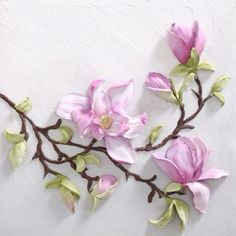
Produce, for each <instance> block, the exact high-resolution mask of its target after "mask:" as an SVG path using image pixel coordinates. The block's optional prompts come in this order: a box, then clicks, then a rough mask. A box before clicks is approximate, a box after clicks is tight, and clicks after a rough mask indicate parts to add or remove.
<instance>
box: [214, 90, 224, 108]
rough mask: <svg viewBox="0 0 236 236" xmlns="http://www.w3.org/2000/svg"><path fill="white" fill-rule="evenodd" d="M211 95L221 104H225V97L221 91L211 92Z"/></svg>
mask: <svg viewBox="0 0 236 236" xmlns="http://www.w3.org/2000/svg"><path fill="white" fill-rule="evenodd" d="M212 95H213V96H215V97H216V98H217V99H218V100H219V101H220V103H221V106H224V104H225V97H224V95H223V94H222V93H221V92H214V93H213V94H212Z"/></svg>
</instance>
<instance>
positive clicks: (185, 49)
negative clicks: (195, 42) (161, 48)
mask: <svg viewBox="0 0 236 236" xmlns="http://www.w3.org/2000/svg"><path fill="white" fill-rule="evenodd" d="M188 38H189V37H187V36H184V33H183V32H182V30H181V29H180V28H179V27H178V28H177V29H176V25H175V24H173V25H172V27H171V29H170V31H168V32H167V42H168V45H169V47H170V49H171V51H172V52H173V54H174V55H175V56H176V58H177V59H178V60H179V61H180V62H181V63H182V64H185V63H187V61H188V59H189V57H190V53H191V49H192V48H191V47H190V45H188V43H189V42H187V41H188V40H189V39H188Z"/></svg>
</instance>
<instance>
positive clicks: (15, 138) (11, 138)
mask: <svg viewBox="0 0 236 236" xmlns="http://www.w3.org/2000/svg"><path fill="white" fill-rule="evenodd" d="M3 134H4V136H5V138H6V140H7V141H8V142H9V143H11V144H16V143H20V142H23V141H24V137H25V135H24V134H16V133H12V132H10V131H8V130H6V129H5V130H4V131H3Z"/></svg>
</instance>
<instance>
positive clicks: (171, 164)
mask: <svg viewBox="0 0 236 236" xmlns="http://www.w3.org/2000/svg"><path fill="white" fill-rule="evenodd" d="M208 154H209V151H208V150H207V148H206V146H205V144H204V143H203V142H202V141H201V140H200V139H198V138H193V139H192V140H191V139H189V138H187V137H179V138H177V139H176V140H175V141H173V143H172V144H171V146H170V147H169V148H168V150H167V152H166V153H165V154H164V155H163V154H160V153H154V154H153V158H154V160H155V162H156V163H157V164H158V166H159V167H160V168H161V169H162V171H163V172H164V173H165V174H166V175H167V176H169V177H170V178H171V179H172V180H173V181H174V182H176V183H180V184H182V185H183V186H186V187H188V188H189V189H190V190H191V191H192V193H193V202H194V205H195V208H196V209H198V210H199V211H200V212H202V213H204V212H205V210H206V208H207V205H208V200H209V195H210V190H209V188H208V186H207V185H206V184H205V183H204V181H205V180H209V179H219V178H221V177H224V176H227V175H228V173H227V172H225V171H223V170H219V169H215V168H211V169H205V168H204V166H205V164H206V161H207V158H208Z"/></svg>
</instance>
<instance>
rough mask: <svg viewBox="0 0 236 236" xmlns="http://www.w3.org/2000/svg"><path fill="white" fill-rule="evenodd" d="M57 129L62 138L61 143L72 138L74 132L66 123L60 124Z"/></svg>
mask: <svg viewBox="0 0 236 236" xmlns="http://www.w3.org/2000/svg"><path fill="white" fill-rule="evenodd" d="M59 131H60V133H61V136H62V139H61V140H60V142H61V143H68V142H69V141H70V140H71V139H72V137H73V134H74V132H73V130H72V129H71V128H70V127H69V126H66V125H62V126H60V128H59Z"/></svg>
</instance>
